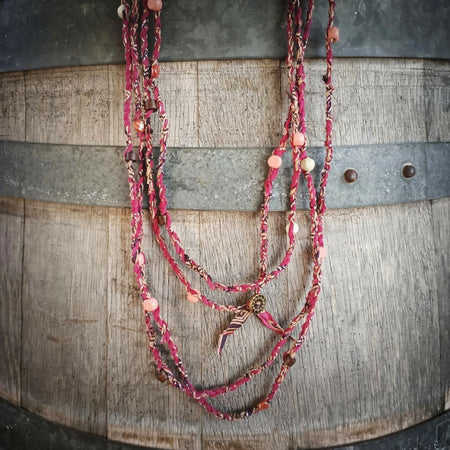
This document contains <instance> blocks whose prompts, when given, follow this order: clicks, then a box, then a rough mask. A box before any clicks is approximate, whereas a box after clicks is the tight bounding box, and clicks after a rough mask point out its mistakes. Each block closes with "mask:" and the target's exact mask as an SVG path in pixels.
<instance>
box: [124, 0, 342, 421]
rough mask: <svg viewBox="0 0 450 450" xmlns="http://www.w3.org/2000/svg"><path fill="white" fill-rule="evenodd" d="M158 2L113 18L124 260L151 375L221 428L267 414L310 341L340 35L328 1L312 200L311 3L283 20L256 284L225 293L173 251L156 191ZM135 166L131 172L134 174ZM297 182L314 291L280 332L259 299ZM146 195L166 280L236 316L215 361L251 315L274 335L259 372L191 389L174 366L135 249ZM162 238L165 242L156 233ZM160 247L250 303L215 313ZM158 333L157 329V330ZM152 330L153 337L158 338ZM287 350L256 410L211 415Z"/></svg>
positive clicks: (293, 8) (291, 0) (139, 0)
mask: <svg viewBox="0 0 450 450" xmlns="http://www.w3.org/2000/svg"><path fill="white" fill-rule="evenodd" d="M161 9H162V1H161V0H148V1H143V0H122V4H121V6H120V7H119V9H118V13H119V16H120V17H121V18H122V20H123V27H122V38H123V43H124V47H125V61H126V81H125V101H124V125H125V134H126V144H127V145H126V149H125V153H124V156H125V161H126V163H127V169H128V182H129V187H130V201H131V231H132V242H131V254H132V262H133V264H134V272H135V274H136V280H137V284H138V286H139V289H140V292H141V297H142V304H143V308H144V311H145V323H146V326H147V335H148V339H149V348H150V351H151V353H152V355H153V357H154V360H155V362H156V365H157V367H158V370H159V375H158V378H159V379H160V380H161V381H166V380H167V381H168V382H169V383H170V384H171V385H173V386H174V387H177V388H178V389H180V390H182V391H184V392H185V393H186V394H187V395H188V396H189V397H192V398H193V399H194V400H196V401H197V402H198V403H200V404H201V405H202V406H203V407H205V409H206V410H207V411H208V412H210V413H212V414H213V415H215V416H216V417H218V418H221V419H225V420H241V419H244V418H246V417H248V416H250V415H252V414H255V413H257V412H259V411H262V410H265V409H267V408H268V407H269V404H270V402H271V400H272V399H273V397H274V396H275V394H276V392H277V391H278V389H279V387H280V385H281V383H282V382H283V380H284V379H285V377H286V374H287V372H288V370H289V369H290V367H291V366H292V365H293V364H294V363H295V354H296V353H297V352H298V351H299V349H300V348H301V346H302V345H303V342H304V340H305V337H306V334H307V332H308V329H309V326H310V323H311V319H312V317H313V315H314V313H315V304H316V301H317V299H318V295H319V292H320V285H321V277H322V272H321V262H322V260H323V258H325V256H326V248H325V247H324V245H323V232H322V229H323V216H324V213H325V209H326V207H325V188H326V185H327V180H328V173H329V170H330V164H331V160H332V156H333V148H332V142H331V133H332V115H331V99H332V92H333V86H332V84H331V69H332V62H333V54H332V48H331V44H332V42H335V41H337V40H338V37H339V30H338V29H337V28H336V27H334V26H333V22H334V10H335V2H334V0H329V10H328V24H327V33H326V44H325V47H326V74H325V76H324V77H323V79H324V83H325V88H326V89H325V91H326V126H325V134H326V138H325V148H326V157H325V162H324V167H323V170H322V173H321V179H320V186H319V189H318V191H316V189H315V187H314V180H313V177H312V175H311V173H310V172H311V170H312V169H313V168H314V161H313V160H312V159H311V158H309V157H308V156H307V151H306V150H307V141H306V125H305V111H304V93H305V71H304V66H303V60H304V54H305V50H306V47H307V43H308V37H309V32H310V28H311V22H312V15H313V9H314V0H309V2H308V8H307V11H306V19H305V21H304V23H303V22H302V10H301V7H300V0H288V11H287V27H286V29H287V40H288V46H287V47H288V48H287V50H288V55H287V60H286V61H287V69H288V77H289V98H290V105H289V110H288V114H287V117H286V120H285V123H284V128H283V135H282V137H281V139H280V142H279V145H278V147H277V148H276V149H275V150H274V151H273V152H272V155H271V156H270V158H269V159H268V161H267V163H268V174H267V178H266V180H265V183H264V200H263V202H262V206H261V227H260V237H261V247H260V264H259V273H258V278H257V280H256V281H254V282H250V283H243V284H236V285H226V284H223V283H220V282H217V281H214V280H213V277H212V276H211V275H210V274H209V273H208V272H207V271H206V270H205V269H204V268H203V267H202V266H200V265H199V264H197V263H196V262H195V261H194V260H192V259H191V258H189V256H188V255H187V254H186V252H185V251H184V249H183V247H182V245H181V241H180V239H179V237H178V236H177V234H176V233H175V231H174V230H173V229H172V226H171V225H172V220H171V216H170V213H169V211H168V210H167V199H166V196H165V193H166V187H165V185H164V163H165V160H166V154H167V138H168V132H169V121H168V119H167V117H166V112H165V108H164V103H163V100H162V99H161V96H160V92H159V89H158V86H157V84H156V80H157V78H158V76H159V72H160V69H159V64H158V60H159V52H160V46H161ZM152 15H153V17H154V37H155V42H154V47H153V52H152V55H151V56H150V54H149V51H148V31H149V24H150V16H152ZM132 98H133V99H134V117H133V125H134V126H133V128H134V130H135V131H136V134H137V138H138V140H139V145H138V152H137V153H136V152H135V151H134V145H133V138H132V126H131V109H132ZM156 112H157V115H158V117H159V120H160V121H161V125H162V126H161V135H160V139H159V146H160V152H159V157H158V161H157V164H156V167H155V165H154V157H153V156H154V155H153V148H154V147H153V143H152V138H153V130H152V129H151V117H152V115H153V114H154V113H156ZM288 145H289V146H290V147H291V153H292V164H293V174H292V178H291V184H290V191H289V213H288V225H287V234H288V237H289V245H288V248H287V250H286V252H285V255H284V257H283V258H282V260H281V262H280V263H279V264H278V265H277V266H276V268H275V269H274V270H272V271H268V270H267V265H268V214H269V205H270V200H271V198H272V190H273V184H274V181H275V179H276V177H277V175H278V172H279V168H280V167H281V165H282V159H281V157H282V155H283V154H284V153H285V152H286V149H287V147H288ZM133 163H138V164H137V170H136V169H135V167H134V166H133ZM302 175H303V176H304V177H305V181H306V186H307V189H308V193H309V205H310V210H309V211H310V213H309V215H310V220H311V231H310V233H311V245H312V250H313V252H312V253H313V280H312V286H311V288H310V290H309V292H308V294H307V296H306V301H305V304H304V306H303V308H302V310H301V311H300V313H298V314H297V315H296V316H295V317H294V318H293V319H292V320H291V322H290V324H289V325H288V326H287V327H286V328H283V327H281V326H280V325H279V324H278V323H277V321H276V320H275V319H274V318H273V317H272V315H271V314H270V313H269V312H268V311H267V310H266V300H265V298H264V296H263V295H262V294H261V288H262V287H263V286H265V285H266V284H267V283H268V282H270V281H272V280H274V279H276V278H277V277H278V275H279V274H280V273H281V272H282V271H283V270H284V269H285V268H286V267H287V265H288V264H289V262H290V259H291V255H292V253H293V250H294V248H295V234H296V232H297V230H298V225H297V224H296V223H295V213H296V201H297V192H298V188H299V181H300V177H301V176H302ZM144 189H146V191H147V193H148V199H149V200H148V203H149V212H150V220H151V225H152V230H153V233H154V235H155V237H156V240H157V242H158V244H159V246H160V248H161V250H162V253H163V255H164V257H165V258H166V259H167V261H168V262H169V264H170V266H171V267H172V269H173V271H174V273H175V274H176V276H177V277H178V279H179V280H180V282H181V283H183V285H184V286H185V288H186V299H187V300H188V301H190V302H192V303H197V302H201V303H203V304H204V305H206V306H209V307H211V308H213V309H216V310H218V311H227V312H232V313H234V318H233V319H232V320H231V322H230V324H229V326H228V327H227V328H226V330H225V331H223V332H222V334H221V335H220V338H219V345H218V351H219V353H221V351H222V350H223V348H224V345H225V341H226V339H227V337H228V336H230V335H231V334H233V333H234V331H236V330H237V329H238V328H239V327H240V326H241V325H242V324H243V323H244V322H245V321H246V320H247V318H248V317H249V316H250V315H252V314H255V315H256V316H257V317H258V318H259V319H260V321H261V323H262V324H263V325H264V326H266V327H268V328H269V329H271V330H272V331H274V332H275V333H277V334H278V335H279V339H278V342H277V343H276V345H275V347H274V348H273V350H272V351H271V353H270V355H269V357H268V358H267V360H266V361H265V362H264V363H263V364H262V365H261V366H259V367H256V368H253V369H251V370H250V371H248V372H247V373H245V374H244V375H243V376H241V377H240V378H238V379H236V380H235V381H233V382H232V383H230V384H229V385H224V386H218V387H215V388H212V389H197V388H195V387H194V386H193V384H192V383H191V381H190V380H189V377H188V374H187V371H186V368H185V366H184V364H183V362H182V360H181V358H180V356H179V352H178V347H177V346H176V344H175V342H174V340H173V338H172V335H171V333H170V331H169V328H168V325H167V323H166V322H165V321H164V319H162V317H161V315H160V313H161V310H160V306H159V302H158V301H157V300H156V299H155V298H154V297H153V296H152V295H151V294H150V292H149V289H148V284H147V281H146V276H145V264H146V257H145V255H144V253H143V251H142V247H141V245H142V240H143V201H142V200H143V194H144ZM162 228H164V229H165V230H166V233H167V235H168V237H169V241H168V242H166V239H165V238H164V237H163V234H162V233H161V229H162ZM168 243H170V245H171V246H172V247H173V249H174V250H175V253H176V254H177V256H178V258H179V260H180V261H181V262H182V263H183V264H184V265H185V266H186V267H187V268H189V269H191V270H193V271H195V272H197V273H198V274H199V276H200V278H201V279H203V280H204V281H205V282H206V284H207V285H208V287H209V288H210V289H212V290H222V291H225V292H249V291H253V292H254V295H253V296H252V297H251V298H250V300H249V301H248V302H247V303H246V304H244V305H224V304H220V303H217V302H215V301H213V300H211V299H208V298H207V297H206V296H204V295H203V294H201V292H200V291H199V290H197V289H194V288H193V287H192V286H191V284H190V283H189V281H188V280H187V279H186V277H185V275H184V273H183V271H182V270H181V269H180V267H179V265H178V263H177V261H176V260H175V259H174V258H173V257H172V256H171V254H170V253H169V248H168ZM301 322H303V323H302V326H301V327H300V332H299V335H298V337H297V338H295V337H294V336H293V333H294V331H295V329H296V327H297V326H298V325H299V324H300V323H301ZM155 326H156V327H155ZM157 330H158V331H157ZM288 340H289V341H291V346H290V348H289V349H288V350H287V351H286V352H285V353H284V354H283V358H282V359H283V362H282V364H281V368H280V371H279V373H278V376H277V377H276V379H275V381H274V383H273V385H272V387H271V389H270V390H269V392H268V393H267V395H266V397H265V398H264V399H263V400H262V401H260V402H259V403H258V404H256V405H255V406H252V407H249V408H247V409H244V410H243V411H241V412H236V413H227V412H223V411H220V410H218V409H217V408H215V407H214V406H212V405H211V403H209V401H208V399H209V398H212V397H216V396H218V395H223V394H226V393H227V392H232V391H234V390H236V389H238V388H239V387H240V386H242V385H243V384H245V383H247V382H248V381H250V380H251V379H252V378H253V377H254V376H255V375H257V374H259V373H261V372H262V371H263V370H265V369H266V368H268V367H269V366H271V365H272V364H273V363H274V362H275V360H276V358H277V356H278V355H279V353H280V351H281V348H282V347H283V345H284V344H285V343H286V342H287V341H288ZM163 345H166V346H167V348H168V349H169V351H170V358H171V359H172V361H173V362H174V364H175V367H176V369H175V370H172V369H171V368H170V367H169V365H168V363H167V362H166V361H165V359H164V358H163V356H162V354H161V347H162V346H163Z"/></svg>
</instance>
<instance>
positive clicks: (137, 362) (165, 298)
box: [108, 209, 202, 449]
mask: <svg viewBox="0 0 450 450" xmlns="http://www.w3.org/2000/svg"><path fill="white" fill-rule="evenodd" d="M129 219H130V212H129V210H128V209H115V210H111V213H110V225H109V230H110V234H109V235H110V244H109V279H110V286H109V295H108V299H109V300H108V304H109V321H108V328H109V344H108V437H109V438H110V439H115V440H119V441H126V442H132V443H136V444H141V445H149V446H155V447H157V448H170V449H181V448H183V449H200V448H201V447H200V436H201V428H200V422H201V415H202V411H201V409H199V408H195V405H193V404H192V403H191V402H186V399H185V398H184V394H183V393H181V392H180V391H178V390H176V389H173V388H170V387H168V385H167V383H166V384H164V385H162V384H161V383H160V382H159V381H158V380H157V379H156V376H155V373H156V372H155V368H156V366H155V364H154V363H153V362H152V361H153V359H152V357H151V355H150V352H149V350H148V348H147V343H148V341H147V336H146V334H145V324H144V320H143V312H142V307H141V299H140V294H139V292H138V289H137V287H136V281H135V277H134V273H133V270H132V264H131V257H130V251H129V248H130V245H129V240H130V225H129ZM173 219H174V221H173V222H174V223H173V226H174V229H176V230H177V231H180V233H182V234H183V235H187V236H188V238H187V240H186V251H187V252H190V250H191V248H196V247H198V239H199V235H198V213H196V212H188V211H184V212H183V213H174V214H173ZM145 223H146V226H145V233H146V235H147V236H149V224H148V220H147V215H146V222H145ZM143 249H144V253H145V255H146V256H147V260H148V268H149V270H148V272H149V273H148V280H149V288H150V291H151V292H152V294H153V295H154V296H155V297H156V298H158V300H159V302H160V306H161V311H162V314H163V316H164V319H165V320H166V321H167V323H168V325H169V327H170V328H171V330H172V332H173V335H174V337H175V339H176V342H177V344H178V346H179V349H180V356H181V357H182V358H185V359H186V360H187V361H186V362H187V363H188V368H191V367H195V368H196V369H197V370H199V368H200V367H201V361H202V355H201V353H200V352H198V349H197V345H196V339H197V338H196V336H197V334H198V331H199V324H200V310H199V309H196V308H195V307H194V306H193V305H191V304H190V303H188V302H187V301H186V300H185V299H184V289H182V286H181V284H180V283H179V282H178V280H176V279H175V277H174V276H171V275H172V273H171V272H169V267H168V264H167V263H166V261H165V259H164V258H163V257H162V254H161V251H160V249H159V247H158V248H157V244H156V243H155V242H153V241H152V239H146V242H145V245H144V247H143ZM170 270H171V269H170Z"/></svg>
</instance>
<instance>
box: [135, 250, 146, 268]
mask: <svg viewBox="0 0 450 450" xmlns="http://www.w3.org/2000/svg"><path fill="white" fill-rule="evenodd" d="M136 262H137V263H138V264H139V265H140V266H143V265H144V264H145V256H144V254H143V253H139V255H137V257H136Z"/></svg>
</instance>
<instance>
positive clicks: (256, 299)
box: [248, 294, 266, 314]
mask: <svg viewBox="0 0 450 450" xmlns="http://www.w3.org/2000/svg"><path fill="white" fill-rule="evenodd" d="M248 309H249V311H251V312H252V313H253V314H261V313H262V312H264V311H265V310H266V298H265V297H264V295H262V294H255V295H254V296H253V297H252V298H251V299H250V300H249V302H248Z"/></svg>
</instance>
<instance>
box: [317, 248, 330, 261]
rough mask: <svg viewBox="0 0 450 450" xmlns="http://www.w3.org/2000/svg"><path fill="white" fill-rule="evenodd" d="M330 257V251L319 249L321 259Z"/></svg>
mask: <svg viewBox="0 0 450 450" xmlns="http://www.w3.org/2000/svg"><path fill="white" fill-rule="evenodd" d="M327 255H328V250H327V248H326V247H319V259H325V258H326V257H327Z"/></svg>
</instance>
